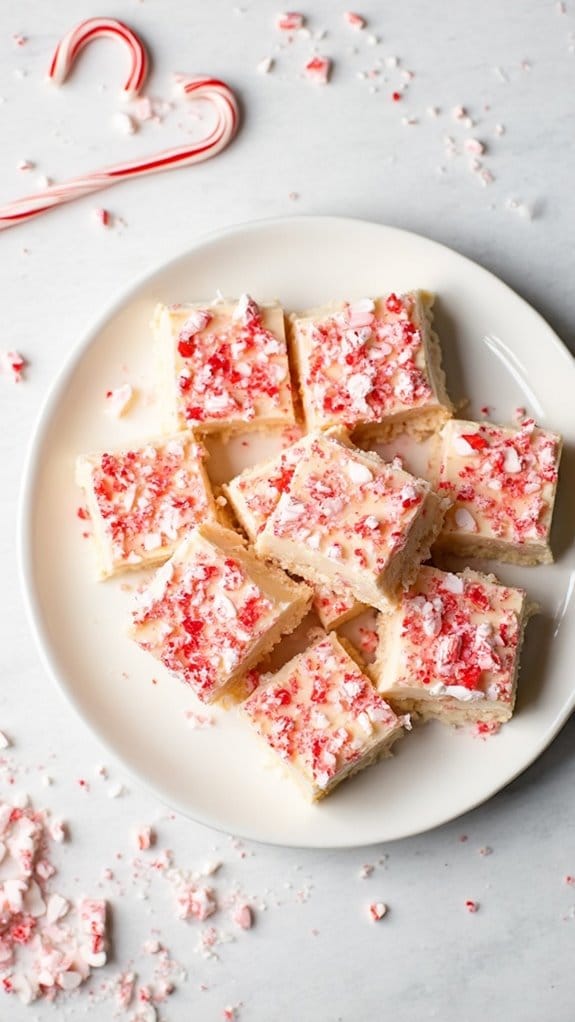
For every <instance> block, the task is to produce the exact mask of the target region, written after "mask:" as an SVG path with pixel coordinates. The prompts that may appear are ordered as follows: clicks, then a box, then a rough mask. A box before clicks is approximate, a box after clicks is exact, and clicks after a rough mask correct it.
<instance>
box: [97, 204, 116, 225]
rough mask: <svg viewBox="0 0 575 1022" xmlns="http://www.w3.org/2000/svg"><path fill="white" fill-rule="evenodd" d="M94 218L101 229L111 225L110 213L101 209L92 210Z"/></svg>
mask: <svg viewBox="0 0 575 1022" xmlns="http://www.w3.org/2000/svg"><path fill="white" fill-rule="evenodd" d="M94 217H95V219H96V221H97V222H98V223H99V224H100V226H101V227H110V225H111V223H112V215H111V213H110V212H109V210H107V209H103V208H102V207H100V208H98V209H95V210H94Z"/></svg>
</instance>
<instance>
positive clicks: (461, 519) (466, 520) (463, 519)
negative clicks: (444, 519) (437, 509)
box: [453, 507, 478, 532]
mask: <svg viewBox="0 0 575 1022" xmlns="http://www.w3.org/2000/svg"><path fill="white" fill-rule="evenodd" d="M453 517H454V521H455V524H456V526H457V528H458V529H461V531H462V532H477V531H478V530H477V522H476V521H475V518H474V517H473V515H472V514H471V512H470V511H468V510H467V508H464V507H458V508H457V510H456V511H455V514H454V516H453Z"/></svg>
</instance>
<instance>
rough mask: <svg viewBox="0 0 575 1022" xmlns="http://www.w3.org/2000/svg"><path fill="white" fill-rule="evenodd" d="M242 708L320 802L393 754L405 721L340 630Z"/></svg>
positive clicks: (268, 680)
mask: <svg viewBox="0 0 575 1022" xmlns="http://www.w3.org/2000/svg"><path fill="white" fill-rule="evenodd" d="M242 713H244V714H245V715H246V716H247V718H248V720H249V721H250V723H251V724H252V725H253V727H254V728H255V730H256V731H257V733H258V735H260V737H261V738H263V740H264V741H265V742H266V744H267V745H268V747H269V748H270V749H272V750H273V752H274V753H276V754H277V755H278V756H279V757H280V760H281V762H282V763H283V764H284V766H285V767H286V770H287V772H288V773H289V774H290V775H291V776H292V777H293V778H294V779H295V780H296V781H298V782H299V784H300V786H301V787H302V788H303V790H304V791H305V793H306V794H307V795H308V797H309V798H311V799H312V800H313V801H318V800H319V799H322V798H324V797H325V796H326V795H328V794H329V793H330V792H331V791H333V789H334V788H335V787H336V786H337V785H338V784H340V782H341V781H343V780H344V779H345V778H346V777H350V776H351V775H352V774H355V773H357V772H358V771H359V770H363V768H364V767H366V766H369V765H370V764H371V763H374V762H375V761H376V760H377V759H379V758H381V757H382V756H387V755H389V751H390V748H391V746H392V745H393V743H394V742H395V741H396V740H397V739H398V738H399V737H401V735H402V734H403V725H404V723H406V721H405V719H404V718H399V717H398V716H397V715H396V714H395V713H394V711H393V710H392V709H391V707H390V706H389V705H388V704H387V703H386V702H385V701H384V699H382V697H381V696H380V695H378V693H377V692H376V691H375V689H374V687H373V685H372V683H371V681H370V680H369V678H367V677H366V675H365V674H364V673H363V671H362V670H361V669H360V668H359V667H358V665H357V663H356V662H355V660H354V659H353V658H352V657H351V656H350V654H349V652H348V651H347V649H346V648H345V647H344V646H343V645H342V643H341V641H340V640H339V639H338V638H337V636H336V635H335V634H334V632H331V633H330V634H329V635H326V636H322V637H320V638H319V639H318V640H317V641H316V642H314V643H313V644H312V645H311V646H310V647H309V648H308V649H307V650H305V651H304V652H303V653H300V654H299V655H298V656H296V657H294V658H293V660H290V661H289V662H288V663H287V664H285V665H284V667H282V668H281V670H279V671H278V672H277V673H276V674H273V675H264V676H263V677H262V679H261V685H260V687H259V688H257V689H256V691H255V692H254V693H253V694H252V695H251V696H250V697H249V699H248V700H247V701H246V702H245V703H244V705H243V708H242Z"/></svg>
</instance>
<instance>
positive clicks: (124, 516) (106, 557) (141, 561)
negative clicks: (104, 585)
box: [76, 432, 217, 578]
mask: <svg viewBox="0 0 575 1022" xmlns="http://www.w3.org/2000/svg"><path fill="white" fill-rule="evenodd" d="M206 456H207V455H206V451H205V450H204V448H203V446H202V445H201V444H199V443H198V442H197V440H195V438H194V437H193V435H192V434H191V433H189V432H182V433H175V434H174V435H173V436H170V437H164V438H162V439H161V440H149V441H148V442H147V443H145V444H143V445H142V446H139V447H129V448H124V449H122V450H119V451H107V452H105V453H102V454H93V455H88V456H83V457H80V458H78V461H77V463H76V481H77V483H78V485H79V486H81V487H82V489H83V490H84V494H85V497H86V504H87V508H88V512H89V515H90V518H91V521H92V528H93V537H94V541H95V545H96V550H97V554H98V562H99V574H100V577H101V578H108V577H109V576H110V575H115V574H117V573H118V572H121V571H124V570H126V569H128V568H142V567H146V566H147V565H150V564H157V563H160V562H161V561H165V560H166V559H167V558H168V557H169V556H170V554H171V553H172V552H173V550H174V548H175V546H176V545H177V543H178V542H179V540H180V539H181V538H182V536H183V535H184V533H185V532H186V531H187V530H188V529H190V528H191V527H192V526H194V525H197V524H198V523H199V522H202V521H204V520H212V521H215V520H216V519H217V509H216V504H215V502H214V497H213V494H212V491H211V488H210V483H209V480H208V477H207V474H206V470H205V468H204V461H205V458H206Z"/></svg>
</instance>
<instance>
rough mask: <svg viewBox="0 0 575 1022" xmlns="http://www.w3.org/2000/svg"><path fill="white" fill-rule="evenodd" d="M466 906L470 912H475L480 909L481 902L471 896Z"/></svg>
mask: <svg viewBox="0 0 575 1022" xmlns="http://www.w3.org/2000/svg"><path fill="white" fill-rule="evenodd" d="M465 908H466V909H467V911H468V912H471V913H472V914H473V913H475V912H477V911H478V910H479V902H478V901H473V900H472V899H471V898H468V899H467V901H466V902H465Z"/></svg>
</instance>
